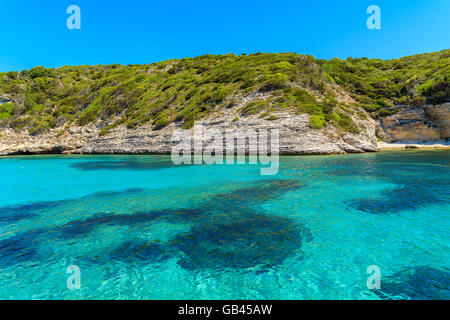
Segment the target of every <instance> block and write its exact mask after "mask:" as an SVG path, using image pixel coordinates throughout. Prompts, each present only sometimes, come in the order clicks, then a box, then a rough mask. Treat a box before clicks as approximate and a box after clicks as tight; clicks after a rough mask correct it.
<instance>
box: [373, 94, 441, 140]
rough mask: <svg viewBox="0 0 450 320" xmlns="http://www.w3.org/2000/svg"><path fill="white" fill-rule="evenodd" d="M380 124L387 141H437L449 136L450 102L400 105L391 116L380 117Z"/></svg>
mask: <svg viewBox="0 0 450 320" xmlns="http://www.w3.org/2000/svg"><path fill="white" fill-rule="evenodd" d="M381 125H382V127H383V129H384V130H385V132H386V140H388V141H425V142H426V141H438V140H443V139H448V138H450V103H448V102H447V103H443V104H439V105H425V106H424V107H421V108H418V107H416V108H414V107H413V108H411V107H409V106H402V107H401V110H400V111H399V112H397V113H395V114H393V115H391V116H387V117H382V118H381Z"/></svg>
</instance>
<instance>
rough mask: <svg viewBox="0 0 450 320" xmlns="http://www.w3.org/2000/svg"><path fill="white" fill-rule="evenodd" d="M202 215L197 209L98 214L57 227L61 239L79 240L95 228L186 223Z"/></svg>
mask: <svg viewBox="0 0 450 320" xmlns="http://www.w3.org/2000/svg"><path fill="white" fill-rule="evenodd" d="M200 213H201V211H200V210H196V209H173V210H170V209H167V210H160V211H157V210H155V211H147V212H135V213H131V214H113V213H103V212H101V213H97V214H95V215H94V216H92V217H88V218H85V219H79V220H73V221H70V222H68V223H67V224H65V225H63V226H60V227H56V231H58V232H59V234H60V236H59V237H60V238H66V239H70V238H78V237H83V236H87V235H88V234H89V233H91V232H92V231H93V230H94V229H95V228H97V227H100V226H104V225H111V226H136V225H139V224H145V223H149V222H155V221H158V220H167V221H170V222H174V223H176V222H186V221H188V220H191V219H195V218H196V217H198V215H199V214H200Z"/></svg>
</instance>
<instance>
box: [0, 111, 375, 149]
mask: <svg viewBox="0 0 450 320" xmlns="http://www.w3.org/2000/svg"><path fill="white" fill-rule="evenodd" d="M238 109H239V106H237V107H236V108H232V109H227V110H225V111H223V112H218V113H215V114H214V116H211V117H207V118H205V119H203V120H202V121H201V122H199V123H200V124H201V125H202V126H203V127H204V128H205V129H215V130H218V131H219V132H221V133H222V135H223V136H225V133H226V131H227V130H231V131H232V132H233V131H241V130H246V129H255V130H261V129H265V130H273V129H276V130H278V132H279V139H280V153H281V154H297V155H302V154H342V153H361V152H373V151H377V150H378V148H377V138H376V130H377V123H376V121H374V120H372V119H371V118H370V117H367V118H366V119H361V118H358V117H354V121H355V123H357V124H358V127H359V128H360V130H361V131H360V132H358V133H349V132H345V131H344V130H339V129H336V128H327V129H323V130H316V129H313V128H311V126H310V119H309V118H310V116H309V115H306V114H305V115H297V114H294V113H286V112H282V113H275V114H273V115H272V118H271V119H272V120H267V119H264V118H261V117H260V116H259V115H249V116H244V117H241V118H239V120H236V115H237V114H238ZM182 126H183V124H182V123H176V122H175V123H172V124H170V125H168V126H166V127H164V128H163V129H160V130H154V128H152V126H151V125H145V126H141V127H139V128H136V129H129V128H127V127H126V126H124V125H122V126H118V127H116V128H115V129H113V130H112V131H111V132H109V133H108V134H106V135H101V134H100V132H101V127H100V126H96V125H89V126H74V127H71V128H70V129H68V130H61V128H55V129H52V130H50V131H49V132H47V133H45V134H41V135H30V134H28V132H26V131H25V132H24V131H21V132H17V131H15V130H13V129H2V130H0V132H1V134H2V139H1V140H0V155H12V154H48V153H69V154H170V152H171V150H172V147H174V146H175V145H176V144H177V143H178V141H177V140H174V139H173V133H174V131H175V130H177V131H180V130H186V129H183V128H182ZM193 130H194V128H191V129H187V131H188V132H189V134H190V135H192V136H193V137H194V135H193ZM195 138H196V137H194V139H195ZM202 144H203V147H205V146H206V145H207V144H208V141H206V140H204V141H202ZM246 151H247V152H248V149H247V150H246Z"/></svg>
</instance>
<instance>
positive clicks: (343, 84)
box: [0, 50, 450, 134]
mask: <svg viewBox="0 0 450 320" xmlns="http://www.w3.org/2000/svg"><path fill="white" fill-rule="evenodd" d="M449 78H450V50H445V51H441V52H437V53H429V54H422V55H416V56H410V57H405V58H401V59H396V60H388V61H383V60H377V59H367V58H360V59H353V58H348V59H347V60H341V59H332V60H329V61H328V60H318V59H315V58H314V57H312V56H303V55H298V54H294V53H280V54H270V53H256V54H252V55H245V54H243V55H239V56H236V55H234V54H227V55H220V56H214V55H205V56H200V57H196V58H185V59H181V60H168V61H164V62H159V63H153V64H149V65H128V66H122V65H118V64H115V65H108V66H103V65H99V66H77V67H70V66H67V67H62V68H57V69H46V68H44V67H35V68H32V69H30V70H28V71H27V70H24V71H21V72H15V71H12V72H8V73H0V95H6V96H8V97H10V98H11V99H12V102H10V103H6V104H3V105H0V125H1V126H3V127H4V126H8V127H12V128H16V129H19V130H20V129H27V130H29V132H30V133H31V134H38V133H41V132H45V131H46V130H48V129H50V128H55V127H60V126H63V125H72V124H77V125H86V124H89V123H93V122H96V121H99V120H100V121H102V123H104V126H105V127H104V128H103V130H102V132H101V134H106V133H107V132H108V130H110V129H111V128H113V127H115V126H117V125H120V124H126V125H127V126H128V127H129V128H135V127H137V126H140V125H143V124H145V123H151V124H152V125H153V127H154V128H155V129H160V128H163V127H164V126H166V125H167V124H169V123H171V122H172V121H181V122H183V123H184V126H185V127H186V128H189V127H191V126H192V125H193V123H194V121H195V120H197V119H200V118H201V117H203V116H205V115H207V114H209V113H211V112H213V111H214V110H216V109H218V108H230V107H233V106H234V105H236V104H237V103H238V102H239V100H240V98H242V97H244V96H248V95H254V97H255V99H253V100H251V101H250V102H249V103H248V104H246V105H245V106H241V107H240V109H239V112H240V113H241V114H242V115H246V114H262V116H264V117H265V118H266V119H269V120H275V119H276V117H275V116H271V115H270V113H271V112H273V111H275V110H283V109H291V110H295V111H296V112H298V113H308V114H310V115H311V127H313V128H317V129H320V128H322V127H323V126H324V125H326V124H327V123H329V124H333V125H335V126H338V127H340V128H342V129H343V130H346V131H351V132H357V131H358V128H357V127H356V125H355V124H354V123H353V121H352V119H351V118H350V117H349V116H348V114H356V115H357V116H359V117H361V118H363V117H365V115H364V113H362V112H359V111H358V107H359V106H361V107H363V108H365V109H366V110H367V111H368V112H370V113H371V114H372V116H374V117H378V116H382V115H386V114H390V113H393V112H395V110H396V108H398V106H399V105H405V104H407V105H415V106H420V105H423V104H425V103H441V102H444V101H448V100H449V90H450V89H449ZM343 90H346V91H348V92H349V93H350V94H351V96H352V98H353V99H354V100H355V102H354V103H347V104H345V103H342V102H340V101H339V99H338V98H337V96H336V93H337V92H339V91H343ZM255 94H256V95H255Z"/></svg>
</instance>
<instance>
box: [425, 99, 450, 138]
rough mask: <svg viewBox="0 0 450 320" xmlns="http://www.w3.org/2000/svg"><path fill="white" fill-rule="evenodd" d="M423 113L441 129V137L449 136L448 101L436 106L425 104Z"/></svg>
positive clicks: (449, 116)
mask: <svg viewBox="0 0 450 320" xmlns="http://www.w3.org/2000/svg"><path fill="white" fill-rule="evenodd" d="M425 113H426V115H427V117H428V118H429V119H430V120H431V121H433V123H435V124H436V126H437V127H438V128H439V129H441V138H443V139H447V138H450V102H447V103H444V104H440V105H436V106H427V107H426V108H425Z"/></svg>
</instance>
